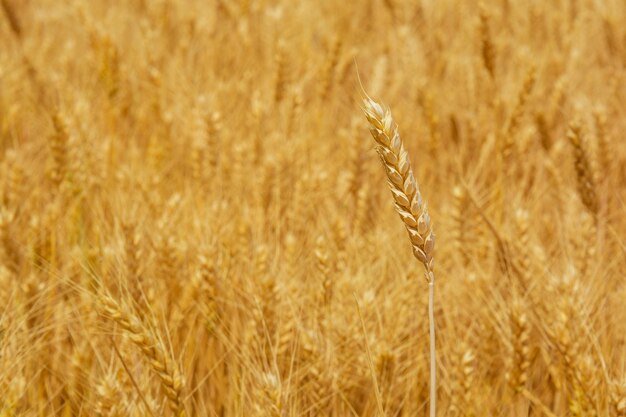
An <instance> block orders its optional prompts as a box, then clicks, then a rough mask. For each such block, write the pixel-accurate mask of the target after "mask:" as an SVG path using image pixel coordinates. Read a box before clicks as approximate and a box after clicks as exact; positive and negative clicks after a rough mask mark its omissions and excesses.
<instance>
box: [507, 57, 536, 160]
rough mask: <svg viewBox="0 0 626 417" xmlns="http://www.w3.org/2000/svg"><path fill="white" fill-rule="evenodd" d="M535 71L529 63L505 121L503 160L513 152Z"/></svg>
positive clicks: (533, 82)
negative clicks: (513, 105)
mask: <svg viewBox="0 0 626 417" xmlns="http://www.w3.org/2000/svg"><path fill="white" fill-rule="evenodd" d="M536 72H537V71H536V68H535V66H534V65H531V66H530V68H528V71H526V75H525V77H524V82H523V84H522V88H521V89H520V91H519V93H518V95H517V101H516V103H515V107H513V111H512V112H511V115H510V116H509V119H508V121H507V124H506V127H505V130H504V138H503V148H502V155H503V158H504V161H505V162H506V161H509V160H510V159H511V157H512V156H513V155H514V153H515V146H516V141H515V134H516V133H517V130H518V129H519V125H520V123H521V121H522V116H523V115H524V112H525V110H526V104H527V103H528V98H529V97H530V93H531V92H532V90H533V87H534V85H535V81H536V79H537V78H536V77H537V75H536Z"/></svg>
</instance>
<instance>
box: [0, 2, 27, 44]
mask: <svg viewBox="0 0 626 417" xmlns="http://www.w3.org/2000/svg"><path fill="white" fill-rule="evenodd" d="M0 5H2V10H3V11H4V15H5V16H6V18H7V21H8V22H9V27H10V28H11V32H13V34H14V35H15V36H16V37H17V38H21V37H22V24H21V23H20V20H19V19H18V17H17V12H16V11H15V7H14V5H13V2H12V0H0Z"/></svg>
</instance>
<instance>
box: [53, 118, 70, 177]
mask: <svg viewBox="0 0 626 417" xmlns="http://www.w3.org/2000/svg"><path fill="white" fill-rule="evenodd" d="M52 122H53V124H54V134H53V135H52V137H51V138H50V153H51V154H52V173H51V176H52V181H53V183H54V184H55V185H56V186H59V185H60V184H61V183H62V182H63V180H64V179H65V175H66V171H67V164H68V161H67V155H68V142H69V133H68V127H67V122H66V120H65V117H64V116H63V115H62V114H60V113H59V112H55V113H53V114H52Z"/></svg>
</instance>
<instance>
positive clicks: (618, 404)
mask: <svg viewBox="0 0 626 417" xmlns="http://www.w3.org/2000/svg"><path fill="white" fill-rule="evenodd" d="M610 393H611V411H612V412H613V413H614V414H613V415H614V416H615V417H626V379H624V380H622V381H621V382H620V381H613V382H612V383H611V387H610Z"/></svg>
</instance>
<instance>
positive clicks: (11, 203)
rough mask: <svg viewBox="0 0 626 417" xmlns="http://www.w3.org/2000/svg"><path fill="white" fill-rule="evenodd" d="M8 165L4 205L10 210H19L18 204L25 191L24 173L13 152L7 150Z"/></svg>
mask: <svg viewBox="0 0 626 417" xmlns="http://www.w3.org/2000/svg"><path fill="white" fill-rule="evenodd" d="M6 159H7V162H8V164H9V174H8V178H7V185H6V189H5V191H4V204H5V205H6V206H7V207H8V208H10V209H16V210H17V209H19V203H20V201H21V198H22V195H23V194H24V191H25V184H26V182H25V179H26V178H25V172H24V167H23V165H22V161H20V158H19V157H18V154H17V152H16V151H15V150H13V149H9V150H7V153H6Z"/></svg>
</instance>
